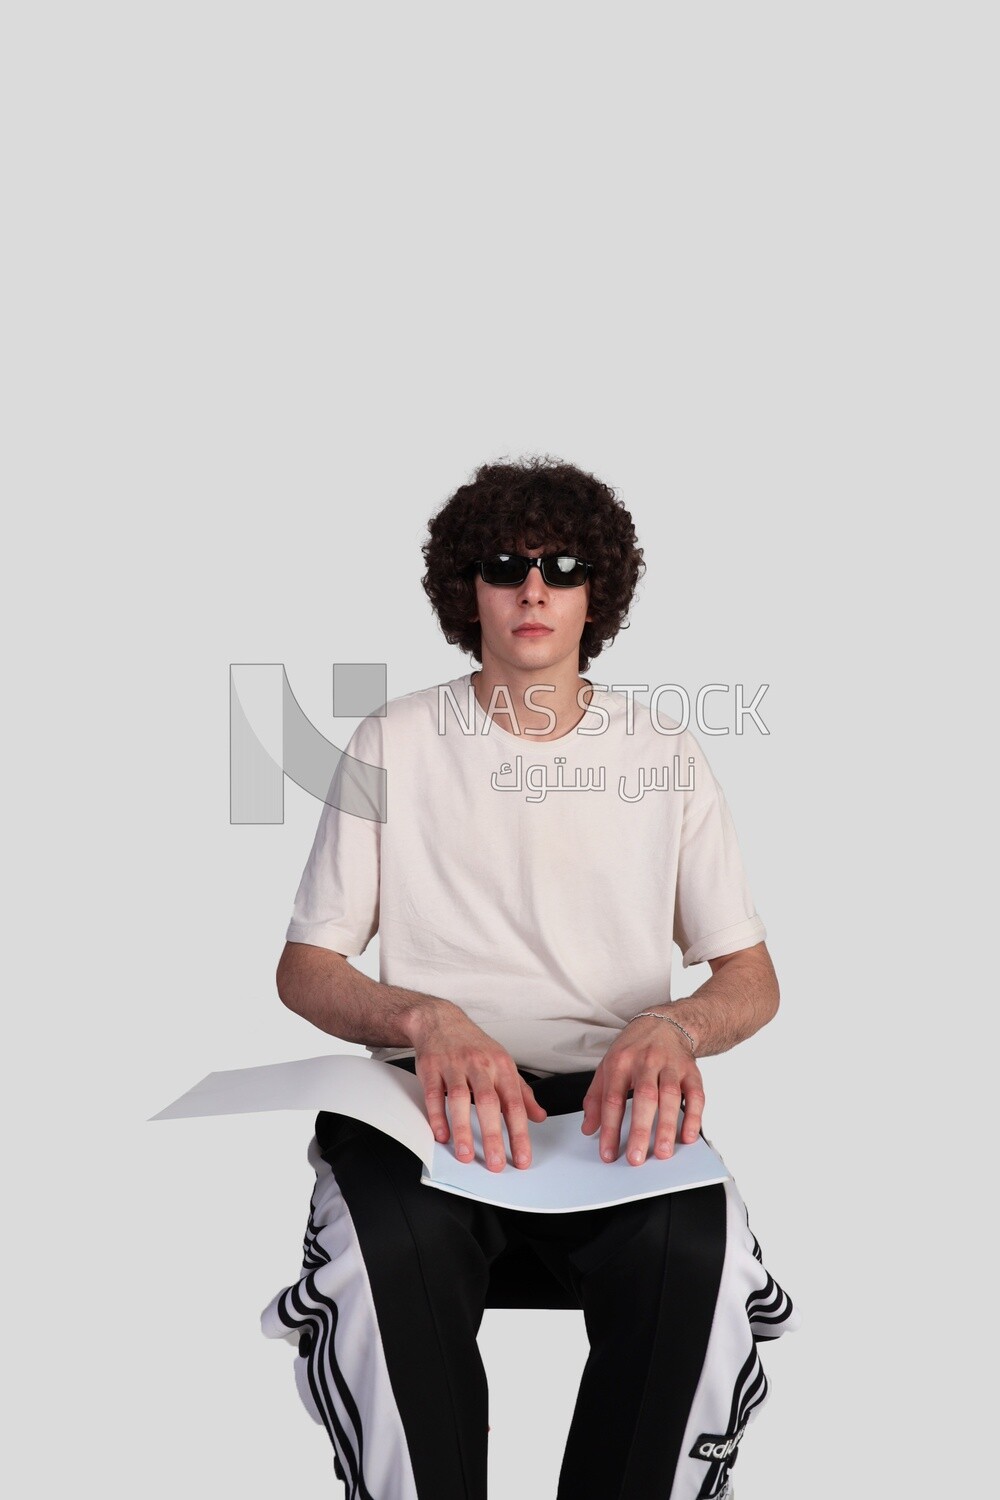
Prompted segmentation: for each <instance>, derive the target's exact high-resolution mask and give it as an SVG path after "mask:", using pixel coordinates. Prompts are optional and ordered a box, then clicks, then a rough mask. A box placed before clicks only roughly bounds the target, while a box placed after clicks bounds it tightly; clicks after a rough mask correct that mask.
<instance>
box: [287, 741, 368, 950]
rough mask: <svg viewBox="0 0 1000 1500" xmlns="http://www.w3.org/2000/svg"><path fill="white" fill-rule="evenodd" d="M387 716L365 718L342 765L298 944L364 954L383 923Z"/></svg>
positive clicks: (294, 926) (306, 884)
mask: <svg viewBox="0 0 1000 1500" xmlns="http://www.w3.org/2000/svg"><path fill="white" fill-rule="evenodd" d="M382 723H383V720H382V718H380V717H377V716H369V718H367V719H363V720H362V721H361V723H360V724H359V725H358V727H357V729H356V730H355V731H354V734H353V735H352V737H351V739H350V741H349V742H348V746H347V749H346V750H345V751H344V753H343V755H342V756H341V757H340V760H339V762H338V764H337V769H336V771H335V772H334V775H333V779H332V781H331V783H330V789H329V791H328V793H327V800H326V802H324V804H323V810H322V812H321V813H320V819H319V826H318V827H317V829H316V837H315V838H314V840H313V846H312V850H311V852H310V854H309V858H308V860H307V861H306V867H305V869H304V870H303V872H302V879H301V880H300V882H299V888H298V892H297V893H296V897H295V905H294V908H293V911H292V919H291V921H290V923H289V924H288V931H287V932H286V934H285V937H286V939H287V940H288V942H290V943H311V944H313V945H314V946H315V947H317V948H329V949H331V951H332V952H334V953H344V954H347V955H356V954H359V953H363V952H364V951H365V949H366V948H367V946H368V944H369V943H370V942H371V940H372V938H373V937H374V935H375V933H376V932H377V930H378V922H379V874H380V850H381V829H382V823H383V822H384V821H385V781H386V777H385V766H384V762H383V756H382Z"/></svg>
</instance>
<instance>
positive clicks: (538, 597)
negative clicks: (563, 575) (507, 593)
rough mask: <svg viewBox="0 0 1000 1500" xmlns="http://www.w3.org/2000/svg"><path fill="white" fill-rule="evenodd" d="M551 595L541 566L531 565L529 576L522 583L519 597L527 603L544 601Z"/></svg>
mask: <svg viewBox="0 0 1000 1500" xmlns="http://www.w3.org/2000/svg"><path fill="white" fill-rule="evenodd" d="M548 596H549V586H548V584H547V583H546V582H545V579H544V578H543V577H542V570H541V568H537V567H534V566H532V567H530V568H529V569H528V576H527V578H526V579H525V580H524V582H523V583H522V585H521V588H520V592H519V596H518V597H519V598H520V599H521V600H523V601H524V603H525V604H537V603H539V602H540V601H541V602H544V601H545V600H546V599H547V598H548Z"/></svg>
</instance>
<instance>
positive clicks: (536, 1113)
mask: <svg viewBox="0 0 1000 1500" xmlns="http://www.w3.org/2000/svg"><path fill="white" fill-rule="evenodd" d="M521 1098H522V1099H523V1100H524V1110H525V1113H526V1114H527V1116H528V1119H529V1120H535V1121H536V1122H540V1121H542V1120H544V1119H545V1118H546V1117H547V1115H548V1110H547V1109H545V1108H544V1106H543V1105H541V1104H539V1102H538V1100H537V1099H536V1098H535V1095H534V1093H533V1091H532V1088H531V1084H530V1083H526V1082H525V1081H524V1079H523V1078H522V1079H521Z"/></svg>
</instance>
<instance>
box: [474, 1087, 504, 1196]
mask: <svg viewBox="0 0 1000 1500" xmlns="http://www.w3.org/2000/svg"><path fill="white" fill-rule="evenodd" d="M471 1076H472V1093H473V1096H474V1098H475V1102H476V1115H477V1117H478V1120H479V1133H480V1135H481V1136H482V1138H483V1155H484V1157H485V1159H486V1165H487V1167H488V1168H489V1170H490V1171H491V1172H502V1171H503V1169H504V1167H505V1166H506V1165H507V1148H506V1145H505V1143H504V1138H503V1128H502V1125H501V1114H500V1095H499V1094H498V1093H497V1091H496V1086H495V1085H494V1082H493V1079H492V1078H491V1077H490V1074H489V1073H487V1072H481V1071H477V1072H475V1073H473V1074H472V1075H471Z"/></svg>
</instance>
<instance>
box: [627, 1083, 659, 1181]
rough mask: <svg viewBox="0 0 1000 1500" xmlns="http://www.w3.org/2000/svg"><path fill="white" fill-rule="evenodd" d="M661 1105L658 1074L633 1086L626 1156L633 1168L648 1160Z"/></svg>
mask: <svg viewBox="0 0 1000 1500" xmlns="http://www.w3.org/2000/svg"><path fill="white" fill-rule="evenodd" d="M659 1104H660V1090H659V1086H658V1084H657V1081H656V1074H655V1073H654V1072H652V1071H649V1072H646V1073H644V1074H643V1076H642V1078H641V1079H639V1080H638V1081H637V1082H633V1085H632V1123H631V1126H630V1128H629V1133H628V1143H627V1145H626V1148H625V1154H626V1157H627V1159H628V1161H629V1162H630V1163H631V1164H632V1166H633V1167H637V1166H639V1165H640V1164H641V1163H642V1162H644V1161H645V1160H646V1153H647V1151H648V1150H649V1133H650V1131H651V1130H652V1128H653V1120H654V1119H655V1117H656V1111H657V1109H658V1108H659Z"/></svg>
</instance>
